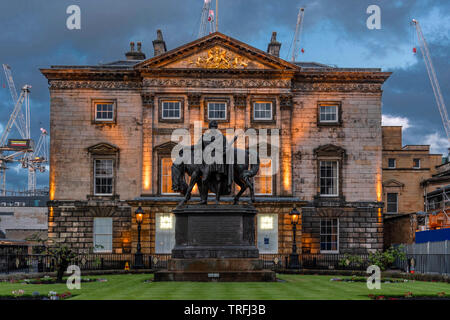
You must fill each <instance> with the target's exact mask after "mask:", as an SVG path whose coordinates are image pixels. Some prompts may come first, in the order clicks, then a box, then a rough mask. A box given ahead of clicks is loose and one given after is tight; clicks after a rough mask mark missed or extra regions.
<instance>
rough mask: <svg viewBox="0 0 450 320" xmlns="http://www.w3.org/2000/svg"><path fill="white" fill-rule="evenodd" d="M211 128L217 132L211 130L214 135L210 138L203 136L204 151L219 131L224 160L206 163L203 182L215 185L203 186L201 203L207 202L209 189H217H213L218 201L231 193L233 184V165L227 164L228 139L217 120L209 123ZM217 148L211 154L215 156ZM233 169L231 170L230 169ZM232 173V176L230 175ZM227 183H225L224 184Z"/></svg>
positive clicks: (207, 184) (206, 184) (205, 184)
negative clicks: (222, 195)
mask: <svg viewBox="0 0 450 320" xmlns="http://www.w3.org/2000/svg"><path fill="white" fill-rule="evenodd" d="M209 129H210V130H217V131H216V132H211V133H212V134H213V136H210V139H209V138H207V139H205V140H204V137H205V134H203V136H202V151H204V150H205V148H206V147H207V146H208V145H210V144H211V143H213V142H214V141H215V139H216V137H215V136H214V134H217V133H219V137H218V139H220V140H222V148H223V149H222V152H223V160H222V163H217V162H216V161H214V162H213V163H211V164H204V168H205V169H204V172H203V176H202V183H203V185H204V186H210V185H213V187H212V188H203V189H204V192H203V194H201V198H202V199H201V200H202V201H201V203H206V201H207V200H206V199H207V197H208V189H215V190H212V191H215V193H216V202H217V203H218V202H219V200H220V195H221V194H230V193H231V184H232V179H233V175H232V172H231V170H232V165H229V164H226V151H227V139H226V138H225V136H224V135H223V134H222V132H220V130H218V129H219V126H218V124H217V121H215V120H213V121H211V122H210V123H209ZM214 152H215V150H213V151H212V154H211V156H212V157H214V156H215V154H214ZM230 169H231V170H230ZM230 174H231V176H230ZM224 183H225V185H224Z"/></svg>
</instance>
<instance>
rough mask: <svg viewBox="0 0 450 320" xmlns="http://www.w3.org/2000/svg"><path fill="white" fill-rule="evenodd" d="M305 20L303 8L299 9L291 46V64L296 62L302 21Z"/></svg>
mask: <svg viewBox="0 0 450 320" xmlns="http://www.w3.org/2000/svg"><path fill="white" fill-rule="evenodd" d="M304 18H305V8H300V10H299V11H298V16H297V26H296V27H295V35H294V41H293V45H292V62H296V61H297V57H298V52H299V48H300V39H301V35H302V31H303V20H304ZM301 51H302V53H304V52H305V50H304V49H303V48H302V49H301Z"/></svg>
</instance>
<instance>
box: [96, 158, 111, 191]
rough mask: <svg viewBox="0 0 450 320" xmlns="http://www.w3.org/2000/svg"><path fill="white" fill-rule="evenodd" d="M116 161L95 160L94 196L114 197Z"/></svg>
mask: <svg viewBox="0 0 450 320" xmlns="http://www.w3.org/2000/svg"><path fill="white" fill-rule="evenodd" d="M113 180H114V160H107V159H100V160H94V194H95V195H112V194H113Z"/></svg>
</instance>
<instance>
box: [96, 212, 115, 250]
mask: <svg viewBox="0 0 450 320" xmlns="http://www.w3.org/2000/svg"><path fill="white" fill-rule="evenodd" d="M100 220H108V221H110V222H111V233H100V234H98V233H97V232H96V228H95V225H96V221H100ZM113 228H114V221H113V219H112V218H98V217H96V218H94V226H93V240H94V253H112V251H113V245H114V239H113V234H114V231H113ZM100 235H101V236H111V250H109V249H104V248H97V247H96V245H97V239H96V237H97V236H100Z"/></svg>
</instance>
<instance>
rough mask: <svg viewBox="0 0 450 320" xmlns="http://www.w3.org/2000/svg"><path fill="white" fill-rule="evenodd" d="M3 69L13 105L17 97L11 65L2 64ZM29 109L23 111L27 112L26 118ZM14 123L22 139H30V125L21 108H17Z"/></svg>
mask: <svg viewBox="0 0 450 320" xmlns="http://www.w3.org/2000/svg"><path fill="white" fill-rule="evenodd" d="M3 70H4V72H5V76H6V81H7V82H8V87H9V92H10V93H11V98H12V101H13V105H15V104H16V103H17V100H18V98H19V97H18V95H17V90H16V86H15V84H14V80H13V77H12V72H11V67H10V66H8V65H7V64H3ZM29 111H30V110H29V108H28V109H26V110H25V112H26V113H27V119H29ZM14 124H15V126H16V128H17V130H18V131H19V133H20V135H21V137H22V139H30V125H29V122H28V121H27V120H26V119H25V117H24V115H23V112H22V108H20V109H19V111H18V114H17V117H16V119H15V121H14Z"/></svg>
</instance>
